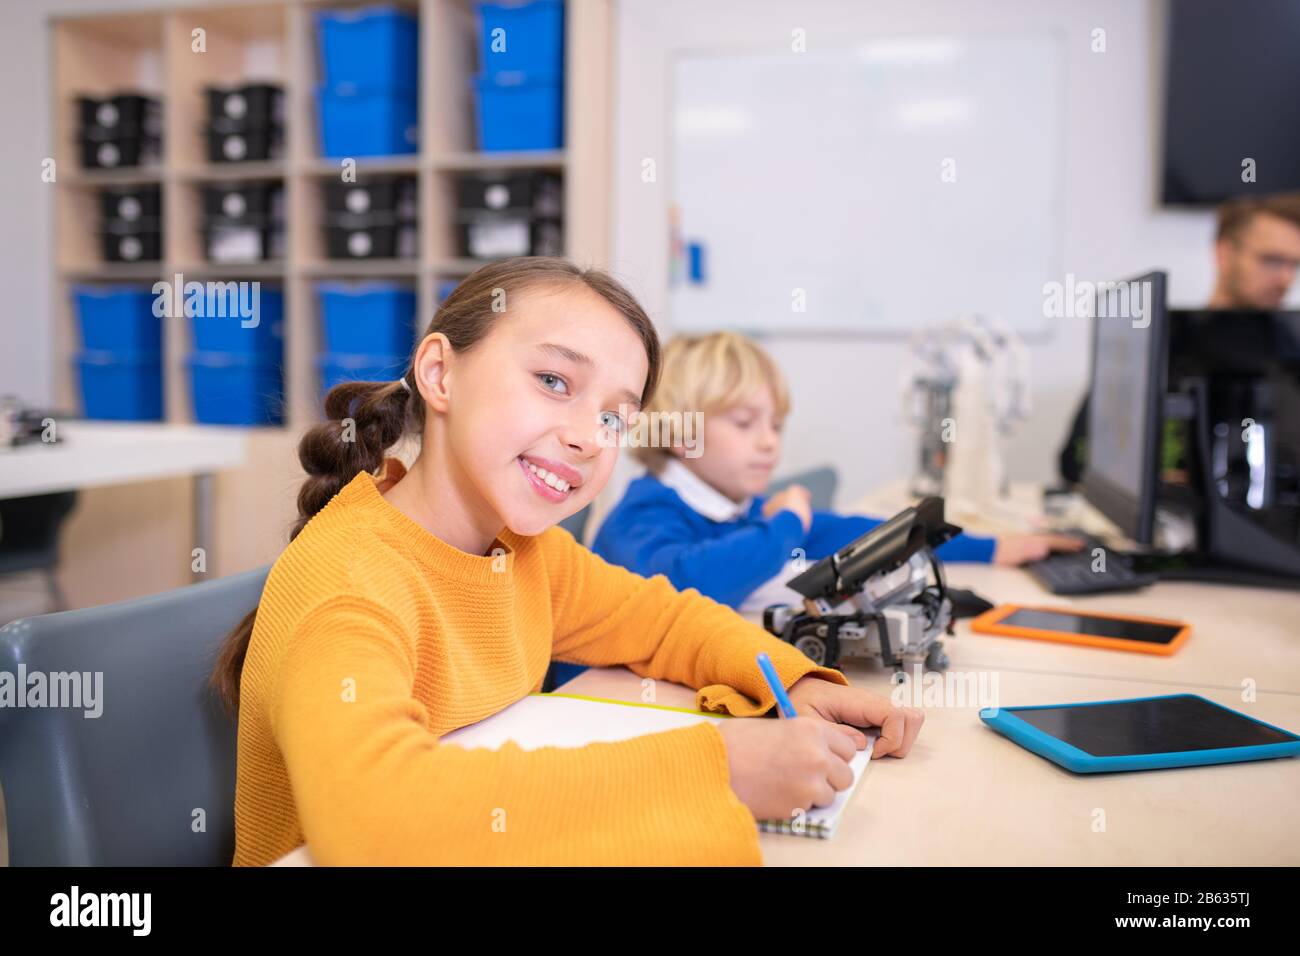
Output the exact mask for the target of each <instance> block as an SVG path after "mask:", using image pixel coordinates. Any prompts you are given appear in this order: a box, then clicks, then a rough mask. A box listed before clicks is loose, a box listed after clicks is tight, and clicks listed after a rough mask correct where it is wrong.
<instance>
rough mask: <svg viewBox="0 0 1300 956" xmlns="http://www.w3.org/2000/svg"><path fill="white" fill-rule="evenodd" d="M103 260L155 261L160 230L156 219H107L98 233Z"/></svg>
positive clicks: (158, 246) (160, 237) (160, 241)
mask: <svg viewBox="0 0 1300 956" xmlns="http://www.w3.org/2000/svg"><path fill="white" fill-rule="evenodd" d="M100 240H101V242H102V243H103V251H104V261H105V262H157V261H158V260H159V259H161V258H162V232H161V230H160V228H159V223H158V220H157V219H137V220H134V221H125V220H122V219H108V220H105V222H104V228H103V231H102V232H101V233H100Z"/></svg>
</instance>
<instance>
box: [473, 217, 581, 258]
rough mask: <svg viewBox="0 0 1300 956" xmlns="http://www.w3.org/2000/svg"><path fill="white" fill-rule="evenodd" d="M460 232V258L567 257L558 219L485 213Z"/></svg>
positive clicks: (562, 232)
mask: <svg viewBox="0 0 1300 956" xmlns="http://www.w3.org/2000/svg"><path fill="white" fill-rule="evenodd" d="M457 231H458V233H459V235H460V252H461V255H463V256H467V257H468V258H470V259H504V258H507V257H509V256H562V255H564V231H563V229H562V228H561V226H560V220H558V219H534V218H532V217H531V216H527V215H510V214H505V215H503V214H495V213H485V214H482V215H479V216H477V217H474V218H471V219H469V220H468V221H466V222H462V223H460V225H459V227H458V230H457Z"/></svg>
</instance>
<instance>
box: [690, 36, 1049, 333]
mask: <svg viewBox="0 0 1300 956" xmlns="http://www.w3.org/2000/svg"><path fill="white" fill-rule="evenodd" d="M1062 62H1063V45H1062V40H1061V38H1060V36H1059V35H1055V34H1028V35H1011V36H1006V35H980V36H969V37H907V38H896V39H880V40H875V41H872V42H870V43H867V44H864V45H862V46H860V47H858V48H857V49H848V50H843V51H839V52H834V53H789V54H782V55H770V54H735V53H728V54H718V53H700V54H694V53H692V54H684V55H681V56H679V57H678V58H677V59H676V60H675V61H674V63H673V66H672V73H673V77H672V79H673V105H672V115H671V126H672V129H671V136H672V165H671V183H670V189H671V195H672V197H673V202H674V205H675V208H676V215H677V217H678V227H677V230H676V231H677V234H678V235H679V236H680V238H681V240H682V243H683V244H686V243H691V242H699V243H701V244H702V247H703V253H704V257H703V258H704V281H703V282H702V283H699V284H696V283H693V282H691V281H690V279H689V278H688V276H689V269H688V267H687V266H686V264H685V263H686V260H685V257H682V258H677V259H675V260H674V267H673V283H672V289H671V293H670V308H671V312H672V320H673V325H674V327H676V328H680V329H683V330H693V329H696V330H712V329H716V328H719V327H727V328H740V329H746V330H751V331H755V332H759V333H761V332H764V331H773V332H800V331H809V332H816V331H820V332H832V333H854V332H862V333H878V332H907V331H910V330H912V329H915V328H917V327H919V326H921V325H924V324H926V323H929V322H932V321H934V320H936V319H940V318H945V317H949V316H953V315H956V314H959V313H962V312H982V313H986V314H990V315H994V316H998V317H1000V318H1002V319H1004V320H1005V321H1007V322H1008V323H1009V324H1011V325H1012V327H1014V328H1016V329H1018V330H1020V331H1022V332H1032V331H1037V330H1042V329H1044V328H1045V326H1046V320H1045V319H1044V318H1043V292H1042V289H1043V283H1044V282H1048V281H1062V275H1061V272H1062V263H1061V235H1062V225H1061V217H1062V215H1063V197H1062V188H1061V180H1062V174H1063V169H1062V167H1063V161H1064V156H1063V142H1064V136H1063V123H1064V117H1063V104H1064V100H1065V95H1064V74H1063V67H1062ZM948 160H951V163H948V162H946V161H948ZM945 174H946V175H947V177H948V178H949V179H950V180H951V181H945ZM796 290H802V295H803V301H802V303H801V302H800V301H799V295H800V293H799V292H796ZM800 305H802V307H803V311H799V310H798V309H799V306H800Z"/></svg>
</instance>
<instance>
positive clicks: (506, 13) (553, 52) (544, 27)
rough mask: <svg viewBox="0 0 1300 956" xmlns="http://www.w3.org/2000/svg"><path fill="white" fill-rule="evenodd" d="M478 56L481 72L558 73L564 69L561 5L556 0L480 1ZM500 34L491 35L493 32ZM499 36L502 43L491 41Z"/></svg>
mask: <svg viewBox="0 0 1300 956" xmlns="http://www.w3.org/2000/svg"><path fill="white" fill-rule="evenodd" d="M478 20H479V28H478V29H479V56H480V58H481V59H480V62H481V63H482V64H483V72H484V73H485V74H487V75H489V76H496V75H498V74H501V73H523V74H526V75H540V76H559V75H560V74H561V73H562V72H563V69H564V4H563V3H561V2H560V0H531V2H528V3H480V4H479V5H478ZM496 30H501V31H504V32H503V33H500V34H497V35H496V36H493V31H496ZM497 38H500V39H501V40H503V41H504V46H505V49H501V48H500V47H501V46H502V43H495V46H496V47H497V49H495V50H494V49H493V46H494V41H495V40H496V39H497Z"/></svg>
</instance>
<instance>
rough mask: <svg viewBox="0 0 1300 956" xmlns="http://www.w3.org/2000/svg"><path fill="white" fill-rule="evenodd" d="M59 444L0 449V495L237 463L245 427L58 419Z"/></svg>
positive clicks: (191, 471) (242, 457) (179, 473)
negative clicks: (66, 420)
mask: <svg viewBox="0 0 1300 956" xmlns="http://www.w3.org/2000/svg"><path fill="white" fill-rule="evenodd" d="M56 427H57V428H58V430H59V438H60V439H61V440H60V441H59V442H57V443H53V444H41V443H33V444H29V445H20V446H18V447H16V448H5V449H0V498H19V497H23V496H26V495H40V494H49V493H52V492H57V491H71V490H73V489H77V488H93V487H96V486H99V485H117V484H125V483H127V482H132V481H153V480H155V479H160V478H174V477H178V476H185V475H194V474H201V473H205V472H214V471H221V470H223V469H227V468H239V467H241V466H242V465H243V464H244V463H245V458H246V454H247V451H246V449H247V444H248V438H247V429H242V428H223V427H219V426H209V425H166V424H162V423H159V424H152V423H140V422H97V421H68V422H63V421H60V422H59V423H58V424H57V426H56Z"/></svg>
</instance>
